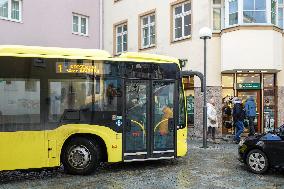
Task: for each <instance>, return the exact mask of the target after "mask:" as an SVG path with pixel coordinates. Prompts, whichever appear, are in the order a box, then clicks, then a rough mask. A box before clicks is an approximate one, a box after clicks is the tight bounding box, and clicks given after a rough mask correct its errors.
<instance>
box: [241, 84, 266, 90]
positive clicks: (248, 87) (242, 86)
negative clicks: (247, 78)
mask: <svg viewBox="0 0 284 189" xmlns="http://www.w3.org/2000/svg"><path fill="white" fill-rule="evenodd" d="M237 89H261V85H260V83H237Z"/></svg>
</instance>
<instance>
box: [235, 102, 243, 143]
mask: <svg viewBox="0 0 284 189" xmlns="http://www.w3.org/2000/svg"><path fill="white" fill-rule="evenodd" d="M234 104H235V105H234V108H233V120H234V125H235V128H236V135H235V137H234V141H236V143H239V142H240V139H241V138H240V136H241V134H242V133H243V131H244V117H245V112H244V108H243V105H242V101H241V100H240V99H239V98H235V99H234Z"/></svg>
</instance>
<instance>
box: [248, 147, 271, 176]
mask: <svg viewBox="0 0 284 189" xmlns="http://www.w3.org/2000/svg"><path fill="white" fill-rule="evenodd" d="M246 162H247V165H248V167H249V169H250V171H252V172H253V173H257V174H262V173H265V172H266V171H267V169H268V159H267V157H266V155H265V153H264V152H263V151H261V150H258V149H255V150H251V151H250V152H249V153H248V155H247V159H246Z"/></svg>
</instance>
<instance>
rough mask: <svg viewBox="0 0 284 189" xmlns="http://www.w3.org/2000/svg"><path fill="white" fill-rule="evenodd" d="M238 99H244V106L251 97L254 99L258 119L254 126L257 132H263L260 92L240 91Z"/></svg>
mask: <svg viewBox="0 0 284 189" xmlns="http://www.w3.org/2000/svg"><path fill="white" fill-rule="evenodd" d="M238 97H239V98H240V99H242V102H243V105H244V104H245V103H246V100H247V99H248V98H249V97H252V98H253V99H254V101H255V103H256V118H255V120H254V126H255V131H256V132H261V108H260V107H261V106H260V91H258V90H239V91H238Z"/></svg>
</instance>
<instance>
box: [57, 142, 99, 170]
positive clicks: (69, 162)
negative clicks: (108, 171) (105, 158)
mask: <svg viewBox="0 0 284 189" xmlns="http://www.w3.org/2000/svg"><path fill="white" fill-rule="evenodd" d="M99 159H100V148H99V145H98V144H97V143H96V141H94V140H92V139H88V138H84V137H76V138H73V139H71V141H69V142H68V143H67V145H66V146H65V148H64V149H63V154H62V164H63V166H64V171H65V172H66V173H69V174H76V175H87V174H90V173H92V172H93V171H95V169H96V168H97V167H98V165H99Z"/></svg>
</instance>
